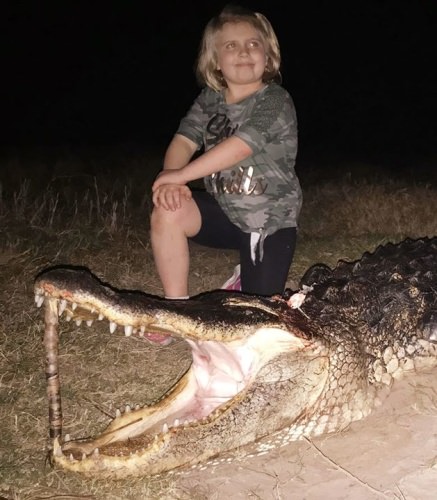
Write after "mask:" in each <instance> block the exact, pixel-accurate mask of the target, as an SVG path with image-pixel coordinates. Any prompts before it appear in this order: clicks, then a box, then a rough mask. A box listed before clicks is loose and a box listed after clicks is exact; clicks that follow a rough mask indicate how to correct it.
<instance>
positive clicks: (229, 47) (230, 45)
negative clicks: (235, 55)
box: [226, 42, 235, 49]
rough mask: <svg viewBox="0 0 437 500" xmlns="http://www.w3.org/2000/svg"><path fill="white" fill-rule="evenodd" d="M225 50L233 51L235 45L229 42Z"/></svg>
mask: <svg viewBox="0 0 437 500" xmlns="http://www.w3.org/2000/svg"><path fill="white" fill-rule="evenodd" d="M226 48H227V49H234V48H235V43H234V42H230V43H228V44H227V45H226Z"/></svg>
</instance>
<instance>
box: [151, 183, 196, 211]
mask: <svg viewBox="0 0 437 500" xmlns="http://www.w3.org/2000/svg"><path fill="white" fill-rule="evenodd" d="M183 199H185V200H191V190H190V188H189V187H188V186H184V185H181V184H163V185H160V186H158V187H157V188H155V184H154V185H153V195H152V200H153V204H154V205H155V207H162V208H164V209H165V210H171V211H173V212H174V211H175V210H177V209H178V208H181V206H182V200H183Z"/></svg>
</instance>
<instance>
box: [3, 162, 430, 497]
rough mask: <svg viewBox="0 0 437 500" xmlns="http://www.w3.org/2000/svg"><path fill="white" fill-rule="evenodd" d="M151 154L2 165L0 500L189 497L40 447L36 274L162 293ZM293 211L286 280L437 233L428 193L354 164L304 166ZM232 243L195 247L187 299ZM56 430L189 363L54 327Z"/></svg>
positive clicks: (223, 265)
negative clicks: (77, 269)
mask: <svg viewBox="0 0 437 500" xmlns="http://www.w3.org/2000/svg"><path fill="white" fill-rule="evenodd" d="M158 169H159V162H158V160H157V159H156V158H153V157H150V158H148V157H147V156H144V155H126V156H124V157H123V156H119V157H115V156H114V155H112V156H111V158H110V159H109V160H107V159H105V158H101V157H99V158H97V159H96V158H94V159H92V160H87V161H85V160H83V159H81V158H77V157H74V156H72V155H65V156H61V157H60V159H51V160H50V161H48V160H41V159H40V160H38V161H35V160H33V159H28V160H26V161H24V162H23V160H8V161H5V162H4V164H3V165H2V180H1V186H0V234H1V239H0V268H1V273H0V285H1V287H0V294H1V300H0V315H1V323H0V421H1V422H2V424H1V425H2V431H1V444H0V497H3V498H7V499H20V500H21V499H23V500H25V499H26V500H27V499H36V498H41V499H42V498H96V499H100V498H102V499H103V498H104V499H120V498H123V499H130V498H132V499H136V498H145V499H148V498H151V499H152V498H153V499H156V498H160V499H166V498H171V499H185V498H190V499H195V500H197V499H198V500H202V499H203V498H208V496H207V494H206V493H201V491H203V490H199V491H200V492H198V493H196V494H194V493H193V492H187V491H184V490H181V489H179V488H178V485H177V483H176V482H174V481H172V480H171V479H162V478H160V479H147V480H146V479H138V480H129V481H117V482H111V481H105V482H99V481H96V480H92V479H85V478H83V477H80V476H75V475H71V474H65V473H64V472H62V471H60V470H56V469H55V470H53V469H51V468H50V467H49V465H48V463H47V461H46V451H47V447H48V444H49V442H48V438H47V429H48V418H47V402H46V394H45V390H46V384H45V379H44V351H43V346H42V335H43V328H44V325H43V319H42V314H41V311H40V310H38V309H37V308H36V307H35V306H34V297H33V280H34V277H35V275H36V274H37V273H38V271H40V270H41V269H43V268H45V267H48V266H51V265H55V264H77V265H83V266H86V267H88V268H89V269H91V270H92V271H93V272H94V273H95V274H97V275H98V276H99V277H101V278H102V279H103V280H105V281H108V282H111V283H113V284H114V285H116V286H117V287H120V288H130V289H142V290H145V291H147V292H149V293H152V294H161V293H162V289H161V286H160V283H159V280H158V277H157V275H156V272H155V269H154V265H153V260H152V255H151V249H150V244H149V236H148V217H149V213H150V209H151V205H150V197H149V189H150V182H151V179H153V178H154V176H155V175H156V173H157V171H158ZM302 179H303V187H304V199H305V202H304V207H303V211H302V215H301V225H300V229H299V242H298V248H297V252H296V256H295V260H294V263H293V266H292V269H291V271H290V275H289V286H290V287H292V288H296V286H297V284H298V281H299V278H300V276H302V274H303V273H304V271H305V270H306V269H307V268H308V267H309V266H310V265H311V264H313V263H315V262H324V263H327V264H329V265H335V263H336V262H337V261H338V260H339V259H351V260H355V259H357V258H359V257H360V256H361V255H362V253H363V252H365V251H372V250H374V249H375V248H376V246H378V245H379V244H383V243H386V242H388V241H392V242H396V241H400V240H402V239H404V238H405V237H411V238H417V237H422V236H434V235H436V234H437V222H436V218H435V213H437V192H436V188H435V187H433V186H432V185H431V184H426V183H420V184H417V183H416V184H415V183H413V182H411V181H410V180H396V179H394V178H392V177H388V178H384V177H377V176H374V175H373V173H372V174H371V175H369V170H366V175H359V176H355V174H353V173H348V174H347V175H341V176H339V177H338V178H337V179H336V180H335V181H332V180H324V181H322V182H314V181H312V180H311V179H310V177H309V176H308V177H307V178H306V177H305V174H304V172H303V175H302ZM236 259H237V255H236V253H235V252H232V251H228V252H227V251H218V250H211V249H205V248H202V247H199V246H193V247H192V270H193V271H192V273H191V276H190V291H191V293H192V294H194V293H198V292H201V291H204V290H207V289H213V288H218V287H219V286H220V285H221V283H222V282H223V281H224V280H225V279H226V278H227V277H228V275H229V272H230V271H231V270H232V268H233V266H234V265H235V264H236V263H237V262H236ZM60 354H61V369H62V391H63V392H62V394H63V408H64V418H65V430H66V432H69V433H71V434H72V435H73V436H78V435H84V433H88V434H92V433H93V432H95V431H97V430H101V428H102V427H104V425H105V424H106V423H107V422H108V416H109V415H113V414H114V412H115V409H116V408H118V407H121V406H123V405H125V404H126V403H129V404H131V405H134V404H135V403H141V404H144V403H148V402H149V403H150V402H152V401H154V400H156V399H157V398H159V396H160V395H161V394H162V393H163V392H164V391H165V389H167V388H168V387H169V386H170V385H171V384H172V383H173V382H174V381H175V380H176V379H177V378H178V376H179V375H180V373H182V372H183V371H184V369H185V367H186V366H187V365H188V363H189V362H190V358H189V353H188V352H187V349H186V347H185V345H184V343H183V342H177V343H175V344H171V345H170V346H168V347H165V348H159V349H158V348H156V347H152V346H149V345H148V344H146V343H145V342H143V341H141V340H140V339H137V338H134V337H131V338H126V337H124V335H121V334H120V332H118V334H115V335H110V334H109V333H108V332H107V331H106V329H105V328H104V327H103V326H102V325H98V326H96V327H93V328H92V329H89V328H87V327H84V326H81V327H77V326H76V325H75V324H69V323H68V324H65V323H64V324H63V327H62V337H61V346H60Z"/></svg>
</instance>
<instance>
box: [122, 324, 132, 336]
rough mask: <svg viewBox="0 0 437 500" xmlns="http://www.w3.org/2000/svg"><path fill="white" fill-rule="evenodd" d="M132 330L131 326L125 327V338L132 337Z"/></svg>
mask: <svg viewBox="0 0 437 500" xmlns="http://www.w3.org/2000/svg"><path fill="white" fill-rule="evenodd" d="M132 330H133V327H132V326H131V325H125V327H124V334H125V335H126V337H130V336H131V335H132Z"/></svg>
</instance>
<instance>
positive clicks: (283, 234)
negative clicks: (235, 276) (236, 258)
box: [240, 227, 296, 296]
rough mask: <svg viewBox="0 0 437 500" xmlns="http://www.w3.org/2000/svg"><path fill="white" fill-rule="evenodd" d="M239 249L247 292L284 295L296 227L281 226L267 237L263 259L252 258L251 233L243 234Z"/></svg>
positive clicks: (244, 287)
mask: <svg viewBox="0 0 437 500" xmlns="http://www.w3.org/2000/svg"><path fill="white" fill-rule="evenodd" d="M241 241H242V245H241V248H240V260H241V285H242V291H243V292H245V293H250V294H256V295H265V296H271V295H276V294H282V293H283V292H284V288H285V284H286V281H287V277H288V272H289V269H290V266H291V262H292V260H293V256H294V250H295V247H296V228H295V227H290V228H285V229H279V230H278V231H276V233H273V234H272V235H270V236H267V238H266V239H265V240H264V256H263V260H262V261H261V262H260V261H259V260H258V259H257V261H256V264H255V265H254V264H253V263H252V260H251V258H250V234H243V236H242V240H241Z"/></svg>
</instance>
